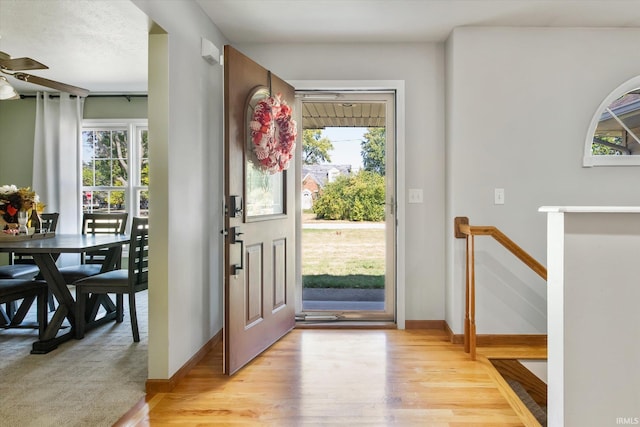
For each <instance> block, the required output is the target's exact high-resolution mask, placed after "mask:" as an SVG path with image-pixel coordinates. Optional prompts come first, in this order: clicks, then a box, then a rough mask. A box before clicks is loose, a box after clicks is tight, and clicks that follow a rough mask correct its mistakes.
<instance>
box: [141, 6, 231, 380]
mask: <svg viewBox="0 0 640 427" xmlns="http://www.w3.org/2000/svg"><path fill="white" fill-rule="evenodd" d="M133 3H135V4H136V5H137V6H138V7H139V8H140V9H141V10H142V11H144V12H145V13H146V14H147V15H148V16H149V17H150V19H152V20H153V21H154V22H155V23H157V24H158V25H159V26H161V27H162V28H163V29H164V30H165V31H166V33H168V38H167V40H168V46H167V51H168V58H166V59H167V61H166V64H167V69H168V86H167V88H166V89H167V93H168V100H167V99H166V97H167V96H165V95H163V94H162V89H159V90H158V91H154V88H153V87H150V88H149V103H150V105H149V123H150V136H151V138H153V132H154V130H153V129H152V126H153V124H152V123H153V121H154V120H158V117H157V116H154V114H166V115H167V116H168V117H163V118H161V119H163V120H165V121H166V123H164V126H165V128H166V135H163V137H162V138H158V140H156V141H154V140H153V139H152V140H151V143H150V144H149V147H150V153H149V157H150V161H151V164H152V169H151V171H150V185H149V192H150V199H151V203H152V205H151V209H150V210H151V211H152V213H151V216H150V228H151V229H152V231H151V237H150V239H152V240H151V252H150V257H151V260H150V264H151V270H154V269H155V274H154V275H152V277H151V280H150V284H149V289H150V290H149V302H150V303H149V323H150V324H151V325H152V326H151V327H150V333H149V378H151V379H168V378H170V377H171V376H172V375H173V374H174V373H175V372H176V371H177V370H178V369H179V368H180V367H181V366H183V365H184V364H185V363H186V362H187V361H188V360H189V359H190V358H191V357H192V356H193V355H194V354H195V353H196V352H197V351H198V350H200V349H201V348H202V346H203V345H204V344H205V343H207V341H209V340H210V339H211V338H212V337H213V336H214V335H215V334H216V333H217V332H218V331H220V329H221V328H222V281H221V276H222V273H221V271H222V270H221V269H222V251H221V238H220V234H219V232H220V230H221V229H222V224H223V220H222V204H221V200H222V165H223V163H222V141H223V134H222V123H223V121H222V102H223V98H222V86H223V74H222V67H221V66H219V65H216V66H212V65H210V64H209V63H207V62H206V61H205V60H204V59H203V58H202V57H201V51H200V45H201V39H200V38H201V37H206V38H207V39H209V40H211V41H212V42H213V43H214V44H216V45H217V46H218V47H222V46H223V45H224V43H225V40H224V38H223V37H222V35H221V34H220V32H219V31H218V30H217V28H216V27H215V26H214V25H213V24H212V23H211V21H210V20H209V19H208V18H207V17H206V16H205V15H204V13H203V12H202V10H201V9H200V8H199V7H198V6H197V5H196V4H195V3H194V2H156V1H151V0H133ZM156 60H158V58H156ZM158 63H159V64H161V63H162V58H160V60H159V62H158ZM158 67H159V68H162V67H161V66H158ZM156 71H159V70H156ZM153 73H154V69H153V67H150V69H149V76H150V77H149V80H150V82H151V81H153V80H154V78H153ZM154 102H156V103H157V102H161V103H164V104H166V108H163V107H162V106H160V107H159V106H158V105H152V103H154ZM163 111H166V113H164V112H163ZM154 173H155V174H154ZM154 180H155V181H154ZM160 272H161V273H160Z"/></svg>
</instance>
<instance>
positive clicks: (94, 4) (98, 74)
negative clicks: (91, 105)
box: [0, 0, 149, 93]
mask: <svg viewBox="0 0 640 427" xmlns="http://www.w3.org/2000/svg"><path fill="white" fill-rule="evenodd" d="M148 27H149V25H148V18H147V16H146V15H145V14H144V13H142V12H141V11H140V9H138V8H137V7H136V6H135V5H133V3H131V2H130V1H129V0H108V1H106V0H105V1H90V0H72V1H69V0H65V1H59V0H0V51H3V52H6V53H8V54H9V55H11V56H12V57H14V58H19V57H30V58H33V59H35V60H37V61H40V62H42V63H43V64H45V65H47V66H49V69H48V70H38V71H28V73H30V74H34V75H37V76H40V77H44V78H47V79H51V80H57V81H61V82H63V83H67V84H71V85H74V86H79V87H83V88H87V89H90V90H91V91H92V92H100V93H106V92H129V93H136V92H146V91H147V34H148ZM7 79H8V80H9V81H10V83H11V84H12V85H13V86H14V87H16V89H18V91H19V92H20V93H32V92H34V91H35V90H49V89H47V88H44V87H41V86H36V85H33V84H28V83H21V82H19V81H17V80H16V79H14V78H12V77H9V76H7Z"/></svg>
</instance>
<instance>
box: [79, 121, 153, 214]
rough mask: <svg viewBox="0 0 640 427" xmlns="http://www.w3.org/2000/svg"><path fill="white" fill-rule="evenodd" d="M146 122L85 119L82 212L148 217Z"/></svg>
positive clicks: (83, 132)
mask: <svg viewBox="0 0 640 427" xmlns="http://www.w3.org/2000/svg"><path fill="white" fill-rule="evenodd" d="M148 134H149V131H148V127H147V121H146V120H122V121H118V122H114V121H107V120H100V121H95V120H92V121H87V120H85V121H84V123H83V127H82V211H83V212H128V213H129V217H133V216H148V214H149V145H148Z"/></svg>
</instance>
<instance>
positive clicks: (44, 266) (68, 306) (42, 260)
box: [31, 253, 76, 354]
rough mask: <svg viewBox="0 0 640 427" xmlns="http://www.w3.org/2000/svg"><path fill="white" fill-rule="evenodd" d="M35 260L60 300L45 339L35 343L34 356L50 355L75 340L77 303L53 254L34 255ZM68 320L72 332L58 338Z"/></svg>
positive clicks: (50, 287) (44, 336)
mask: <svg viewBox="0 0 640 427" xmlns="http://www.w3.org/2000/svg"><path fill="white" fill-rule="evenodd" d="M33 259H34V261H35V262H36V264H37V265H38V268H40V273H41V274H42V277H43V278H44V279H45V280H46V281H47V284H48V285H49V289H50V290H51V292H52V293H53V294H54V295H55V297H56V299H57V300H58V303H59V304H58V308H57V309H56V311H55V313H54V314H53V317H52V318H51V321H50V322H49V324H48V325H47V328H46V329H45V331H44V334H43V338H42V339H40V340H38V341H36V342H35V343H33V347H32V350H31V353H32V354H43V353H48V352H50V351H51V350H54V349H55V348H57V347H58V345H59V344H61V343H63V342H65V341H68V340H69V339H71V338H73V335H74V328H75V324H76V322H75V301H74V299H73V295H71V292H70V291H69V288H67V284H66V282H65V280H64V278H63V277H62V275H61V274H60V270H58V267H57V266H56V263H55V260H54V259H53V256H52V255H51V254H38V253H36V254H33ZM64 319H67V320H68V321H69V323H70V324H71V330H70V331H68V332H66V333H65V334H62V335H60V336H58V333H59V332H60V330H61V329H62V323H63V322H64Z"/></svg>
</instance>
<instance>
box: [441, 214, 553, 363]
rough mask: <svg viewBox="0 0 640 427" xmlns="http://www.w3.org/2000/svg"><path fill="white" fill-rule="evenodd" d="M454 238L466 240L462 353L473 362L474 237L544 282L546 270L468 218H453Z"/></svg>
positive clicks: (492, 230)
mask: <svg viewBox="0 0 640 427" xmlns="http://www.w3.org/2000/svg"><path fill="white" fill-rule="evenodd" d="M454 224H455V226H454V231H455V237H456V238H458V239H466V241H467V250H466V253H467V260H466V268H465V270H466V273H465V275H466V280H465V282H466V285H465V318H464V351H465V352H466V353H470V355H471V359H472V360H475V359H476V319H475V317H476V278H475V252H474V237H475V236H491V237H493V238H494V239H495V240H496V241H497V242H498V243H500V244H501V245H502V246H504V247H505V248H506V249H507V250H508V251H509V252H511V253H512V254H513V255H515V256H516V257H517V258H518V259H520V261H522V262H523V263H524V264H525V265H526V266H528V267H529V268H530V269H531V270H533V271H534V272H535V273H536V274H538V276H540V277H542V278H543V279H544V280H545V281H546V280H547V269H546V268H545V266H543V265H542V264H540V263H539V262H538V261H537V260H536V259H535V258H533V257H532V256H531V255H529V254H528V253H527V252H525V251H524V249H522V248H521V247H520V246H518V245H517V244H515V242H514V241H513V240H511V239H510V238H509V237H507V235H506V234H504V233H503V232H502V231H500V230H498V229H497V228H496V227H494V226H490V225H469V218H467V217H462V216H459V217H456V218H455V222H454Z"/></svg>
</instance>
